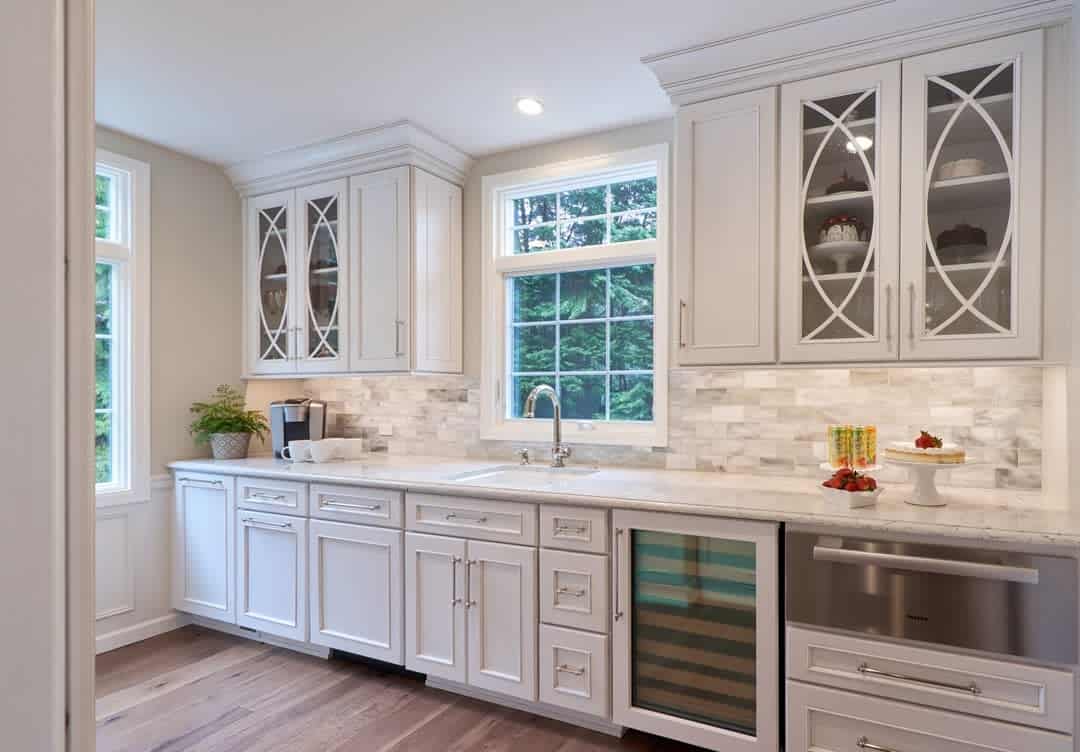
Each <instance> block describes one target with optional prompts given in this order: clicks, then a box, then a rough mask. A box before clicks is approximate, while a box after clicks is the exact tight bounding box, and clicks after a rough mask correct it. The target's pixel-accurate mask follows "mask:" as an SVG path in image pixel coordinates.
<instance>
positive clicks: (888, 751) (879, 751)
mask: <svg viewBox="0 0 1080 752" xmlns="http://www.w3.org/2000/svg"><path fill="white" fill-rule="evenodd" d="M855 746H856V747H858V748H859V749H868V750H870V751H871V752H897V750H895V749H893V748H892V747H879V746H878V745H876V744H871V743H870V740H869V739H867V738H866V737H865V736H860V737H859V739H858V741H856V742H855Z"/></svg>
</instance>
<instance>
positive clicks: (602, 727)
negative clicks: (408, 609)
mask: <svg viewBox="0 0 1080 752" xmlns="http://www.w3.org/2000/svg"><path fill="white" fill-rule="evenodd" d="M426 683H427V686H429V687H431V688H432V689H442V690H445V691H447V692H453V693H455V694H459V695H465V696H466V697H472V698H473V699H475V700H483V701H484V702H490V703H493V704H495V705H502V706H504V707H507V708H513V709H514V710H522V711H524V712H526V713H532V714H533V715H542V716H544V717H545V718H551V719H553V720H556V721H562V722H563V723H569V724H570V725H572V726H581V727H582V728H587V729H589V730H590V731H597V732H599V733H601V734H608V735H609V736H622V735H623V732H624V731H625V730H626V729H624V728H623V727H622V726H619V725H617V724H614V723H612V722H611V721H608V720H606V719H604V718H597V717H596V716H594V715H586V714H585V713H578V712H576V711H573V710H567V709H566V708H560V707H557V706H555V705H548V704H547V703H545V702H529V701H528V700H521V699H518V698H517V697H507V696H506V695H501V694H499V693H498V692H489V691H488V690H486V689H477V688H476V687H470V686H469V685H467V684H459V683H458V682H455V681H448V680H447V679H440V678H438V677H435V676H429V677H428V678H427V682H426Z"/></svg>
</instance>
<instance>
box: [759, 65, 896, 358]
mask: <svg viewBox="0 0 1080 752" xmlns="http://www.w3.org/2000/svg"><path fill="white" fill-rule="evenodd" d="M780 134H781V135H780V138H781V171H780V180H781V182H780V196H781V199H780V217H781V220H780V243H781V248H782V252H781V254H780V321H781V324H780V357H781V359H782V360H785V361H792V362H807V361H856V360H894V359H896V357H897V353H898V351H899V350H898V345H897V341H896V339H897V336H896V307H897V296H896V290H897V281H898V276H899V255H898V254H899V242H900V233H899V226H898V222H897V220H898V214H899V207H900V201H899V195H900V193H899V188H900V183H899V178H900V173H899V167H900V63H899V62H892V63H883V64H881V65H875V66H871V67H866V68H857V69H855V70H850V71H845V72H843V73H836V74H833V75H829V76H822V77H819V78H812V79H808V80H805V81H799V82H797V83H793V84H787V85H785V86H783V87H782V88H781V129H780Z"/></svg>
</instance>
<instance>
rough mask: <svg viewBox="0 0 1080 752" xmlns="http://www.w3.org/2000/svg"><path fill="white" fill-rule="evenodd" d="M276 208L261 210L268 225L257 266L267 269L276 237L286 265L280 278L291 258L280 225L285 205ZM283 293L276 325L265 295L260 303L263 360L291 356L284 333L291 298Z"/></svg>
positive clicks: (284, 275)
mask: <svg viewBox="0 0 1080 752" xmlns="http://www.w3.org/2000/svg"><path fill="white" fill-rule="evenodd" d="M274 208H276V210H277V211H276V212H275V213H274V214H273V216H271V214H270V211H273V209H274ZM274 208H272V209H270V210H269V211H268V210H267V209H260V210H259V218H260V220H262V221H265V222H266V226H265V230H263V231H262V238H261V239H260V242H259V263H258V265H257V268H258V269H260V270H265V268H266V267H265V264H266V259H267V251H268V250H269V249H268V248H267V245H268V244H269V243H270V241H271V239H274V240H276V241H277V249H278V252H279V253H280V254H281V261H282V265H283V266H284V267H285V271H284V273H281V274H280V278H281V279H287V278H288V264H289V258H288V253H287V252H286V248H288V246H287V244H286V243H285V238H284V237H282V234H281V230H282V228H280V227H279V226H278V221H279V220H281V219H282V218H283V217H284V215H285V207H284V206H279V207H274ZM275 276H279V275H275ZM260 284H265V273H264V279H263V280H260ZM285 289H287V288H286V287H283V290H285ZM264 292H265V291H264ZM282 294H283V295H284V300H283V303H282V307H281V313H280V316H279V318H278V321H277V324H276V326H273V327H272V326H271V324H270V322H269V321H267V318H266V307H267V299H266V298H265V297H263V299H262V300H261V302H260V305H259V323H260V326H261V327H262V330H263V336H264V337H265V340H264V342H265V345H266V346H265V348H264V349H263V350H262V354H261V355H260V356H259V358H260V359H261V360H288V358H289V354H288V343H287V340H286V339H284V335H285V333H286V332H287V331H288V329H287V327H286V324H287V323H288V320H289V300H288V295H287V294H285V293H282ZM283 346H284V347H283Z"/></svg>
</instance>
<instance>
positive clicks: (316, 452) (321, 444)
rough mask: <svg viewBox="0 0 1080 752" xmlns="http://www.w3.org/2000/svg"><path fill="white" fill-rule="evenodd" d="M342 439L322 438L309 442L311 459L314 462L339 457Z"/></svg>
mask: <svg viewBox="0 0 1080 752" xmlns="http://www.w3.org/2000/svg"><path fill="white" fill-rule="evenodd" d="M343 441H344V439H323V440H321V441H313V442H311V459H312V460H314V461H315V462H329V461H330V460H336V459H339V458H340V457H341V452H342V442H343Z"/></svg>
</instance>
